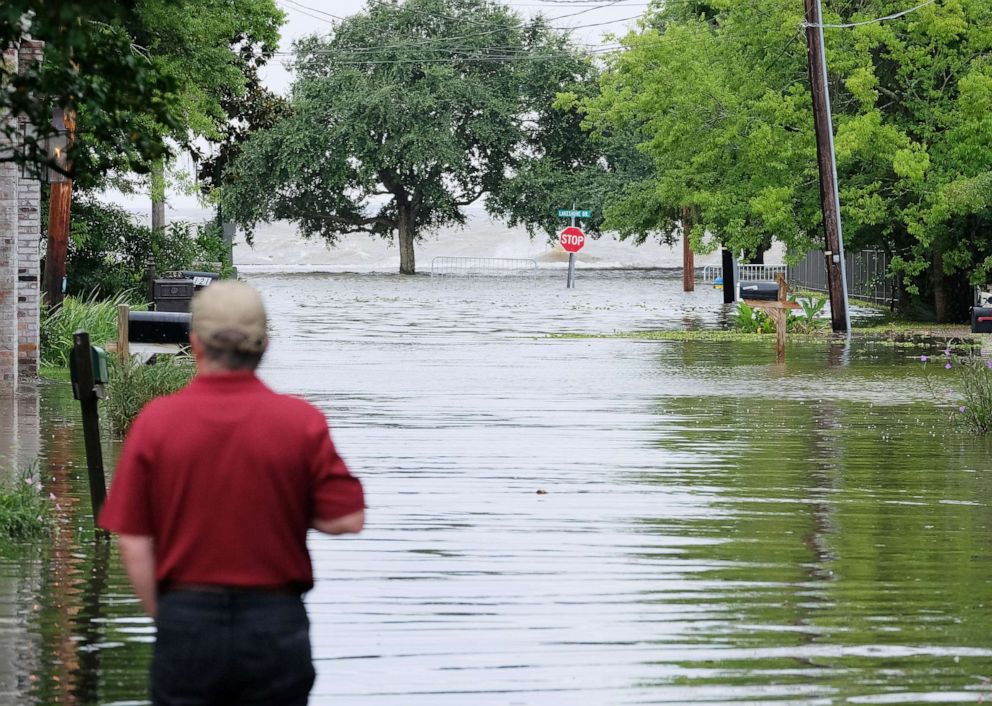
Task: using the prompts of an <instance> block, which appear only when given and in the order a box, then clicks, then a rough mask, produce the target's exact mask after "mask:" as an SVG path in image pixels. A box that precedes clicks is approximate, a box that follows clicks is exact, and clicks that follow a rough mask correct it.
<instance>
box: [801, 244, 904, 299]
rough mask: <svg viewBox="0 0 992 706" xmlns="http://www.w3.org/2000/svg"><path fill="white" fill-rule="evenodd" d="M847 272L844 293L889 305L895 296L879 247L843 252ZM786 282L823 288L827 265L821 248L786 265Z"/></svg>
mask: <svg viewBox="0 0 992 706" xmlns="http://www.w3.org/2000/svg"><path fill="white" fill-rule="evenodd" d="M844 269H845V272H846V274H847V294H848V296H850V297H852V298H854V299H864V300H866V301H871V302H875V303H876V304H890V303H891V302H892V300H893V298H894V297H895V287H894V286H893V283H892V277H891V276H890V275H889V274H888V270H889V258H888V255H886V254H885V253H884V252H882V251H881V250H862V251H860V252H855V253H846V254H845V255H844ZM787 278H788V280H789V284H790V285H791V286H793V287H798V288H801V289H809V290H811V291H814V292H826V291H827V267H826V263H825V262H824V254H823V252H822V251H818V250H814V251H813V252H809V253H806V258H805V259H804V260H803V261H802V262H800V263H799V264H798V265H794V266H789V271H788V275H787Z"/></svg>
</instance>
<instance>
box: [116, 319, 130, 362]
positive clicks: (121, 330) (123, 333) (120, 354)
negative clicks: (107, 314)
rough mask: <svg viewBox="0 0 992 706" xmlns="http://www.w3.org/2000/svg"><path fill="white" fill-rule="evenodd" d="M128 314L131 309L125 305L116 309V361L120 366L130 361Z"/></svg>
mask: <svg viewBox="0 0 992 706" xmlns="http://www.w3.org/2000/svg"><path fill="white" fill-rule="evenodd" d="M130 313H131V307H129V306H128V305H127V304H121V305H119V306H118V307H117V360H119V361H120V363H121V365H122V366H124V365H127V363H128V362H129V361H130V359H131V347H130V345H129V344H128V341H129V340H130V338H129V332H128V316H129V315H130Z"/></svg>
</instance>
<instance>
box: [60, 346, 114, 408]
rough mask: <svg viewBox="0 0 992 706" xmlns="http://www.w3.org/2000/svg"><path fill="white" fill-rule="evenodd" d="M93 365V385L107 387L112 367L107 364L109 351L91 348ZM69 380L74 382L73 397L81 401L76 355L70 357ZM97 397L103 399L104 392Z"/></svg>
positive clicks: (100, 392) (100, 391)
mask: <svg viewBox="0 0 992 706" xmlns="http://www.w3.org/2000/svg"><path fill="white" fill-rule="evenodd" d="M90 356H91V364H92V366H93V385H94V386H97V385H106V384H107V383H108V382H110V365H109V364H108V362H107V351H105V350H104V349H102V348H100V346H90ZM69 379H70V380H71V381H72V396H73V397H74V398H76V399H77V400H78V399H79V370H77V369H76V356H75V354H73V355H71V356H69ZM97 397H100V398H101V399H102V397H103V394H102V390H98V392H97Z"/></svg>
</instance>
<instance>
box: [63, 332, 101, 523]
mask: <svg viewBox="0 0 992 706" xmlns="http://www.w3.org/2000/svg"><path fill="white" fill-rule="evenodd" d="M69 370H70V374H71V377H72V394H73V397H75V398H76V399H77V400H79V406H80V407H81V409H82V413H83V441H84V443H85V445H86V470H87V472H88V475H89V482H90V500H91V501H92V504H93V522H94V524H95V523H96V520H97V517H99V515H100V508H102V507H103V501H104V500H105V499H106V497H107V481H106V479H105V477H104V473H103V449H102V448H101V447H100V417H99V412H98V411H97V400H99V399H102V398H103V385H104V384H105V383H106V382H107V354H106V352H105V351H104V350H103V349H101V348H96V347H93V346H90V335H89V334H88V333H86V331H76V333H75V334H73V348H72V360H71V365H70V366H69Z"/></svg>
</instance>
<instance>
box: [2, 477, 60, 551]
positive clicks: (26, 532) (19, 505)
mask: <svg viewBox="0 0 992 706" xmlns="http://www.w3.org/2000/svg"><path fill="white" fill-rule="evenodd" d="M32 476H33V473H32V472H31V471H30V470H28V471H25V472H23V473H19V474H16V476H15V477H14V478H12V479H10V480H8V481H6V482H2V483H0V540H25V539H38V538H40V537H44V536H46V535H47V534H48V531H49V529H50V528H51V524H52V506H51V501H50V500H49V499H48V498H46V497H45V496H44V495H42V489H41V483H39V482H37V481H35V480H34V479H33V477H32Z"/></svg>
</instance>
